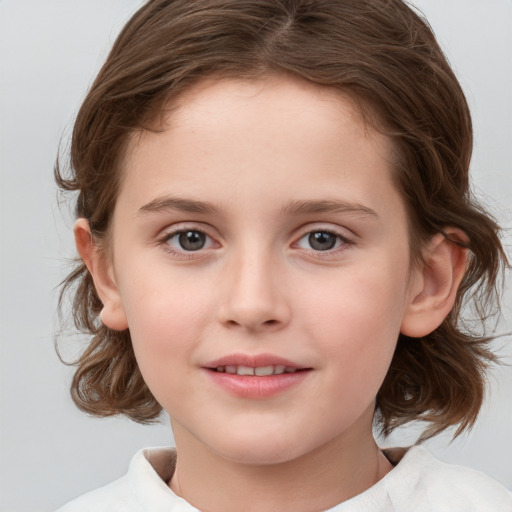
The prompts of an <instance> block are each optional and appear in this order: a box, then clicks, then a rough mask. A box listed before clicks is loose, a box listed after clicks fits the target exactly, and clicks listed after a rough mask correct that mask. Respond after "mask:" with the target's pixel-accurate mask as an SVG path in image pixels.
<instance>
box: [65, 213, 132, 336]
mask: <svg viewBox="0 0 512 512" xmlns="http://www.w3.org/2000/svg"><path fill="white" fill-rule="evenodd" d="M73 232H74V235H75V244H76V248H77V250H78V253H79V254H80V256H81V258H82V260H83V261H84V263H85V265H86V266H87V269H88V270H89V272H90V274H91V276H92V278H93V281H94V287H95V288H96V293H97V294H98V296H99V298H100V300H101V302H102V304H103V309H102V311H101V314H100V318H101V321H102V322H103V323H104V324H105V325H106V326H107V327H110V328H111V329H114V330H116V331H123V330H125V329H127V328H128V322H127V319H126V315H125V312H124V308H123V303H122V300H121V295H120V293H119V290H118V287H117V285H116V283H115V279H114V276H113V268H112V264H111V262H110V261H108V257H107V255H106V254H105V252H104V251H103V250H101V249H100V248H99V247H98V245H97V244H96V243H95V241H94V238H93V236H92V234H91V229H90V227H89V222H88V221H87V220H86V219H82V218H81V219H78V220H77V221H76V222H75V226H74V229H73Z"/></svg>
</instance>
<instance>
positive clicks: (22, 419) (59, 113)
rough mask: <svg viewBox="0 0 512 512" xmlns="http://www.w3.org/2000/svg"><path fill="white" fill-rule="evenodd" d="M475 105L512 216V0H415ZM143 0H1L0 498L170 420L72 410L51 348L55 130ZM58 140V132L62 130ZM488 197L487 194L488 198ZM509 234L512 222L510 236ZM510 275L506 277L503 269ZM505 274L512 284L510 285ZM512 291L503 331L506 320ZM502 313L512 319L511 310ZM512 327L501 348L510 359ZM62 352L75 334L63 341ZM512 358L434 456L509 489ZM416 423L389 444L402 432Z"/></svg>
mask: <svg viewBox="0 0 512 512" xmlns="http://www.w3.org/2000/svg"><path fill="white" fill-rule="evenodd" d="M415 3H416V4H417V5H419V6H420V7H421V8H422V9H423V11H424V12H425V13H426V15H427V17H428V18H429V20H430V22H431V24H432V26H433V28H434V30H435V32H436V33H437V35H438V37H439V40H440V42H441V44H442V46H443V48H444V49H445V51H446V53H447V54H448V57H449V59H450V60H451V62H452V64H453V66H454V67H455V70H456V72H457V74H458V76H459V78H460V80H461V82H462V84H463V87H464V88H465V90H466V93H467V96H468V99H469V101H470V104H471V106H472V109H473V115H474V122H475V134H476V147H475V154H474V160H473V164H472V168H473V175H474V180H475V184H476V186H477V189H478V190H479V193H480V194H481V195H482V196H483V197H492V198H494V202H493V205H494V206H493V209H494V211H495V212H496V213H497V215H498V217H499V219H500V220H501V222H502V223H503V224H504V225H506V226H511V224H512V200H511V197H512V175H511V171H510V165H511V162H512V94H511V91H512V61H511V56H512V50H511V49H512V1H511V0H486V1H485V2H484V1H482V0H417V2H415ZM138 5H140V1H139V0H44V1H43V0H3V1H2V0H0V52H1V55H0V166H1V167H0V170H1V174H0V326H1V331H0V332H1V333H0V337H1V343H0V372H1V373H0V395H1V410H0V421H1V424H0V426H1V430H0V510H1V511H2V512H39V511H50V510H53V509H54V508H56V507H57V506H58V505H60V504H62V503H64V502H65V501H67V500H69V499H71V498H72V497H74V496H76V495H78V494H81V493H83V492H84V491H87V490H89V489H92V488H94V487H97V486H99V485H101V484H103V483H106V482H108V481H110V480H112V479H114V478H116V477H118V476H120V475H121V474H123V473H124V471H125V470H126V467H127V464H128V462H129V459H130V458H131V456H132V454H133V453H134V452H135V451H136V449H138V448H139V447H142V446H149V445H159V444H169V443H171V442H172V437H171V434H170V430H169V427H168V426H167V425H163V426H157V427H141V426H138V425H136V424H133V423H130V422H129V421H127V420H123V419H107V420H98V419H91V418H88V417H86V416H85V415H83V414H82V413H79V412H78V411H76V410H75V409H74V406H73V404H72V402H71V400H70V398H69V396H68V391H67V388H68V385H69V382H70V379H71V373H72V369H70V368H67V367H65V366H63V365H62V364H61V363H60V362H59V360H58V359H57V356H56V355H55V352H54V348H53V339H54V333H55V330H56V326H57V317H56V312H55V311H56V302H57V293H56V291H55V288H56V286H57V284H58V283H59V281H60V280H61V279H62V278H63V276H64V275H65V274H66V271H67V270H68V269H67V267H66V259H67V258H70V257H72V256H73V255H74V250H73V245H72V237H71V225H72V220H71V217H70V215H69V213H68V209H69V208H68V205H67V204H63V205H62V206H61V207H59V206H58V204H57V200H56V189H55V186H54V184H53V179H52V167H53V162H54V158H55V155H56V151H57V146H58V144H59V140H60V138H61V136H63V135H64V136H65V135H66V134H69V131H70V127H71V124H72V119H73V117H74V114H75V113H76V110H77V108H78V105H79V103H80V101H81V100H82V99H83V97H84V94H85V91H86V89H87V87H88V86H89V85H90V83H91V80H92V79H93V77H94V75H95V73H96V72H97V70H98V69H99V66H100V65H101V63H102V61H103V60H104V58H105V57H106V54H107V51H108V48H109V47H110V45H111V44H112V42H113V40H114V38H115V36H116V34H117V32H118V31H119V30H120V28H121V27H122V25H123V23H124V21H126V19H127V18H128V17H129V15H130V14H131V13H132V12H134V10H135V9H136V8H137V6H138ZM65 140H66V139H65V138H64V141H65ZM489 200H490V199H489ZM510 241H511V237H510V235H507V243H508V245H510ZM509 281H510V277H509ZM510 288H511V286H510V285H509V289H510ZM511 310H512V294H511V293H510V291H509V292H508V294H507V295H506V297H505V300H504V310H503V311H504V316H505V320H504V321H503V322H502V323H501V325H500V331H501V332H506V331H509V330H512V321H511V320H510V318H511V315H510V313H511ZM507 318H508V320H507ZM511 342H512V340H511V337H510V336H505V337H502V338H501V339H500V340H499V341H498V344H499V345H500V346H502V347H504V348H502V349H501V354H502V355H503V356H504V357H505V358H507V360H508V362H510V363H512V343H511ZM62 346H63V348H64V353H65V355H68V356H69V355H72V354H73V353H76V351H77V350H78V348H79V340H78V339H76V338H72V337H68V339H66V338H65V340H64V342H62ZM511 391H512V368H511V367H501V368H499V369H497V370H496V371H494V373H493V375H492V377H491V392H490V395H489V398H488V400H487V402H486V406H485V408H484V410H483V411H482V415H481V418H480V420H479V422H478V424H477V426H476V427H475V429H474V430H473V431H472V433H471V434H470V435H468V436H464V437H463V438H460V439H459V440H457V441H456V442H454V443H453V444H452V445H450V446H448V441H449V437H448V436H443V437H441V438H438V439H436V440H435V441H434V442H431V443H428V445H429V447H430V449H431V450H432V451H433V452H434V453H435V454H436V455H437V456H438V457H440V458H442V459H445V460H447V461H450V462H457V463H461V464H465V465H469V466H473V467H475V468H478V469H481V470H483V471H486V472H487V473H489V474H491V475H492V476H494V477H495V478H497V479H498V480H500V481H501V482H503V483H504V484H505V485H507V486H508V487H509V488H512V437H511V436H512V399H511ZM402 434H404V435H405V439H406V440H407V438H410V436H411V432H410V431H406V432H404V433H401V434H400V435H396V436H394V437H393V438H392V439H391V440H390V441H389V444H395V443H397V444H404V442H406V441H404V437H402Z"/></svg>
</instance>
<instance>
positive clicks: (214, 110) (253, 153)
mask: <svg viewBox="0 0 512 512" xmlns="http://www.w3.org/2000/svg"><path fill="white" fill-rule="evenodd" d="M165 113H166V116H165V122H164V123H163V126H162V127H161V130H159V131H155V132H144V133H142V134H140V135H139V136H137V137H134V138H133V140H132V145H131V151H130V152H129V155H128V158H127V159H126V165H125V169H124V179H123V183H122V187H121V192H123V190H124V195H125V196H126V194H127V193H129V194H130V196H132V197H131V199H132V200H133V201H135V199H136V198H135V195H137V201H136V202H138V203H140V202H141V201H146V202H149V201H150V200H152V199H154V197H151V195H155V193H156V191H157V190H159V191H160V195H163V194H176V193H177V192H178V191H179V192H180V194H181V193H182V192H184V193H185V195H187V196H190V195H191V194H192V195H194V194H197V195H200V196H205V195H206V196H212V199H213V200H224V201H225V202H226V203H229V204H236V201H232V199H233V195H234V194H235V192H237V193H238V194H239V195H240V194H242V195H244V194H245V196H246V199H247V200H249V199H250V198H252V199H254V200H261V199H262V196H259V197H257V194H258V191H259V192H263V191H264V192H265V196H264V197H265V198H268V199H270V198H271V197H272V196H273V195H276V196H277V195H279V194H281V196H282V197H283V198H284V195H286V196H288V197H287V199H288V200H293V199H294V198H298V199H318V198H321V199H325V198H329V196H332V195H333V191H334V190H335V189H338V190H339V191H340V193H341V195H343V196H344V197H343V199H344V200H345V199H346V200H350V201H352V202H353V201H358V197H356V196H358V195H359V196H361V197H362V196H365V195H366V196H368V193H369V192H370V193H371V194H370V195H371V196H373V197H371V198H368V197H366V199H371V201H374V202H377V203H378V202H379V195H380V194H379V193H378V188H377V189H376V187H375V185H376V183H377V182H378V181H379V180H383V181H384V182H386V184H387V186H388V188H389V186H390V185H391V183H390V179H391V178H390V174H391V164H390V161H391V157H390V155H391V142H390V140H389V138H388V137H386V136H384V135H382V134H380V133H379V132H377V131H376V130H375V129H373V128H372V127H371V126H369V125H368V124H367V123H365V122H364V121H363V118H362V116H361V113H360V110H359V108H358V107H357V106H356V104H355V103H354V101H352V99H351V98H350V97H349V96H348V95H347V94H343V93H341V92H340V91H338V90H335V89H333V88H328V87H321V86H317V85H315V84H312V83H310V82H307V81H305V80H302V79H298V78H292V77H288V76H266V77H261V78H258V79H251V80H239V79H210V80H204V81H202V82H200V83H198V84H196V85H195V86H193V87H191V88H190V89H188V90H187V91H186V92H185V93H183V94H182V95H181V96H180V97H179V99H178V100H177V101H175V102H173V103H172V104H170V105H168V106H167V107H166V109H165ZM226 184H229V188H226ZM259 186H261V188H262V189H264V190H259V189H258V187H259ZM127 188H129V189H131V192H130V190H128V191H126V189H127ZM215 194H216V197H214V195H215ZM305 194H306V195H307V194H309V195H310V196H311V197H307V198H306V197H300V196H304V195H305ZM334 195H336V194H334ZM121 196H123V194H121ZM314 196H318V197H314ZM350 196H353V197H350ZM121 198H122V197H121ZM199 199H204V198H203V197H200V198H199Z"/></svg>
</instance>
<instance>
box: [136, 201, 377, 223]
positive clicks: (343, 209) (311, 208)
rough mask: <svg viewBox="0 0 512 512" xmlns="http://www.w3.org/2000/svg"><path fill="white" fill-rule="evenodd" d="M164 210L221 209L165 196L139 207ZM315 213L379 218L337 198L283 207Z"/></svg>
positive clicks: (209, 212)
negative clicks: (349, 214)
mask: <svg viewBox="0 0 512 512" xmlns="http://www.w3.org/2000/svg"><path fill="white" fill-rule="evenodd" d="M162 211H181V212H187V213H198V214H202V215H214V214H218V213H219V212H220V211H221V210H220V209H219V208H217V207H216V206H214V205H213V204H211V203H207V202H204V201H197V200H195V199H187V198H182V197H174V196H165V197H159V198H156V199H153V200H152V201H150V202H149V203H147V204H145V205H144V206H142V207H141V208H140V209H139V213H141V214H145V213H158V212H162ZM314 213H353V214H356V215H362V216H368V217H373V218H378V217H379V216H378V214H377V213H376V212H375V211H374V210H372V209H371V208H368V207H367V206H364V205H361V204H359V203H348V202H346V201H340V200H337V199H327V200H326V199H324V200H304V201H301V200H294V201H290V202H289V203H288V204H286V205H285V206H284V207H283V208H282V209H281V215H307V214H314Z"/></svg>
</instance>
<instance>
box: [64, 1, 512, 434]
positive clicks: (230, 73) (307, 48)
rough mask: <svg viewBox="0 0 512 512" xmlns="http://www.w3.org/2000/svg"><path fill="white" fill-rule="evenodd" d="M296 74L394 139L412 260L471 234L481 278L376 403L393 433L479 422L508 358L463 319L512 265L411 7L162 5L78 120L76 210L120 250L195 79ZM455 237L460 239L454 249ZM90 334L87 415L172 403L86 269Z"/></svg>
mask: <svg viewBox="0 0 512 512" xmlns="http://www.w3.org/2000/svg"><path fill="white" fill-rule="evenodd" d="M272 73H288V74H291V75H293V76H296V77H301V78H302V79H304V80H308V81H310V82H313V83H315V84H318V85H320V86H327V87H330V88H334V89H338V90H339V91H340V92H341V93H342V94H348V95H349V96H350V97H351V98H352V99H353V100H354V102H355V103H356V104H357V105H358V106H359V108H360V110H361V112H362V113H363V115H364V118H365V120H366V121H367V122H368V123H371V124H372V125H373V126H374V127H376V128H377V129H379V130H380V131H381V132H383V133H385V134H386V135H388V136H389V137H391V139H392V140H393V142H394V148H395V150H396V151H395V152H396V155H395V162H394V164H395V174H394V179H395V180H396V185H397V187H398V188H399V190H400V191H401V194H402V196H403V198H404V200H405V203H406V207H407V210H408V215H409V231H410V243H411V254H412V257H413V258H419V257H420V253H421V247H422V244H423V243H424V242H425V240H427V239H428V238H429V237H431V236H433V235H434V234H436V233H443V232H444V231H443V230H444V229H445V228H446V226H453V227H457V228H460V229H461V230H462V231H463V232H464V233H465V234H466V235H467V240H468V241H467V243H464V247H467V248H468V249H469V252H470V258H469V263H468V268H467V272H466V274H465V276H464V279H463V282H462V284H461V285H460V287H459V290H458V294H457V299H456V304H455V307H454V308H453V310H452V312H451V313H450V314H449V315H448V317H447V318H446V319H445V320H444V322H443V323H442V325H441V326H440V327H439V328H438V329H436V330H435V331H434V332H432V333H431V334H429V335H428V336H425V337H424V338H420V339H411V338H407V337H406V336H403V335H400V337H399V340H398V345H397V348H396V352H395V354H394V358H393V361H392V363H391V367H390V369H389V371H388V374H387V376H386V378H385V381H384V383H383V384H382V387H381V388H380V390H379V392H378V396H377V400H376V416H375V417H376V421H377V422H378V423H379V425H380V428H381V430H382V432H383V433H384V434H389V433H390V432H391V431H392V430H393V429H394V428H395V427H397V426H399V425H402V424H405V423H407V422H409V421H412V420H423V421H426V422H427V429H426V430H425V432H424V433H423V435H422V438H423V439H424V438H427V437H430V436H432V435H435V434H437V433H439V432H441V431H442V430H444V429H446V428H447V427H449V426H453V425H458V430H457V432H456V433H457V434H458V433H460V432H461V431H463V430H464V429H466V428H469V427H471V426H472V424H473V423H474V421H475V420H476V417H477V414H478V412H479V410H480V407H481V404H482V400H483V396H484V389H485V372H486V369H487V367H488V365H489V364H490V363H491V362H493V361H494V360H495V356H494V355H493V353H492V352H491V351H490V350H489V346H488V343H489V341H490V337H487V336H485V335H484V334H483V333H484V332H485V331H484V330H481V329H476V330H475V329H469V328H466V327H465V326H464V324H463V322H462V321H461V310H462V307H463V305H464V304H465V302H467V301H468V300H472V301H473V302H474V304H475V305H476V308H474V311H476V317H477V320H479V321H481V322H482V323H483V322H484V320H485V318H486V316H487V315H488V312H489V311H490V310H492V308H493V307H496V300H497V292H498V288H499V286H498V285H499V276H500V270H501V269H502V268H504V266H505V265H506V264H507V260H506V255H505V253H504V250H503V248H502V245H501V243H500V239H499V226H498V225H497V224H496V222H495V221H494V220H493V218H492V217H491V216H490V215H489V214H488V213H486V211H485V210H484V209H483V207H481V206H480V205H478V203H477V202H476V201H475V198H474V197H473V196H472V193H471V189H470V183H469V175H468V172H469V163H470V158H471V152H472V126H471V117H470V112H469V109H468V105H467V102H466V99H465V97H464V94H463V91H462V89H461V87H460V85H459V83H458V81H457V79H456V77H455V75H454V73H453V71H452V69H451V68H450V65H449V64H448V62H447V59H446V58H445V56H444V55H443V52H442V50H441V49H440V47H439V45H438V43H437V41H436V39H435V37H434V34H433V32H432V30H431V28H430V27H429V25H428V23H427V22H426V21H425V20H424V19H423V18H422V17H421V15H419V14H418V13H417V12H415V11H414V10H413V9H411V8H410V7H409V6H408V5H407V4H406V3H404V2H402V1H401V0H150V1H149V2H147V3H146V4H145V5H143V6H142V7H141V8H140V9H139V10H138V11H137V12H136V13H135V14H134V16H133V17H132V18H131V19H130V20H129V21H128V23H127V24H126V26H125V27H124V28H123V30H122V31H121V33H120V34H119V36H118V38H117V40H116V41H115V43H114V46H113V48H112V50H111V52H110V54H109V56H108V58H107V60H106V62H105V64H104V66H103V67H102V69H101V71H100V72H99V74H98V76H97V78H96V80H95V81H94V83H93V85H92V87H91V89H90V90H89V92H88V94H87V97H86V98H85V100H84V102H83V104H82V106H81V108H80V111H79V113H78V116H77V118H76V122H75V125H74V130H73V135H72V142H71V153H70V164H69V165H68V166H66V167H65V168H64V167H63V166H61V165H60V163H59V161H57V164H56V168H55V176H56V180H57V183H58V185H59V186H60V187H61V189H63V190H65V191H78V198H77V201H76V216H77V217H84V218H86V219H87V220H88V221H89V224H90V227H91V231H92V234H93V237H94V238H95V240H97V241H98V242H99V243H104V244H107V245H108V232H109V227H110V223H111V218H112V213H113V210H114V206H115V203H116V198H117V192H118V188H119V182H120V179H121V175H122V163H123V158H124V156H125V154H126V150H127V146H128V144H129V140H130V135H131V134H133V133H135V132H137V131H140V130H144V129H147V128H148V127H150V126H151V125H152V124H153V125H154V121H155V120H157V119H158V116H159V115H162V109H163V108H164V106H166V105H169V104H170V105H172V104H173V101H176V100H177V98H178V97H179V95H180V94H181V93H182V92H183V91H185V90H187V89H188V88H189V87H191V85H193V84H195V83H197V82H198V81H200V80H202V79H204V78H206V77H211V76H214V77H215V76H218V77H237V78H241V77H242V78H252V77H257V76H261V75H263V74H272ZM452 243H459V244H460V243H461V242H460V241H457V240H452ZM67 292H69V293H70V294H72V296H73V302H72V303H73V317H74V322H75V325H76V327H77V328H78V329H79V330H80V331H82V332H85V333H87V334H89V335H90V336H91V341H90V343H89V345H88V346H87V348H86V350H85V351H84V352H83V353H82V354H81V356H80V357H79V358H78V360H76V361H74V362H73V364H75V365H76V366H77V368H76V372H75V375H74V378H73V382H72V385H71V393H72V397H73V400H74V401H75V403H76V405H77V406H78V407H79V408H80V409H82V410H84V411H87V412H88V413H91V414H94V415H98V416H109V415H114V414H124V415H126V416H128V417H130V418H131V419H133V420H135V421H137V422H141V423H147V422H151V421H153V420H155V419H156V418H157V417H158V415H159V413H160V411H161V407H160V405H159V404H158V403H157V402H156V400H155V398H154V397H153V395H152V394H151V392H150V390H149V389H148V387H147V386H146V384H145V382H144V380H143V378H142V375H141V373H140V371H139V369H138V366H137V362H136V360H135V356H134V353H133V350H132V344H131V340H130V332H129V330H126V331H123V332H117V331H113V330H111V329H109V328H107V327H106V326H104V325H102V324H101V322H100V321H99V312H100V310H101V307H102V305H101V301H100V299H99V297H98V295H97V293H96V290H95V288H94V284H93V281H92V278H91V276H90V274H89V273H88V271H87V268H86V267H85V265H84V264H83V262H81V261H77V263H76V267H75V268H74V269H73V271H72V273H71V274H70V275H69V276H68V278H67V279H66V280H65V282H64V285H63V289H62V295H61V300H62V297H63V295H64V294H66V293H67Z"/></svg>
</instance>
